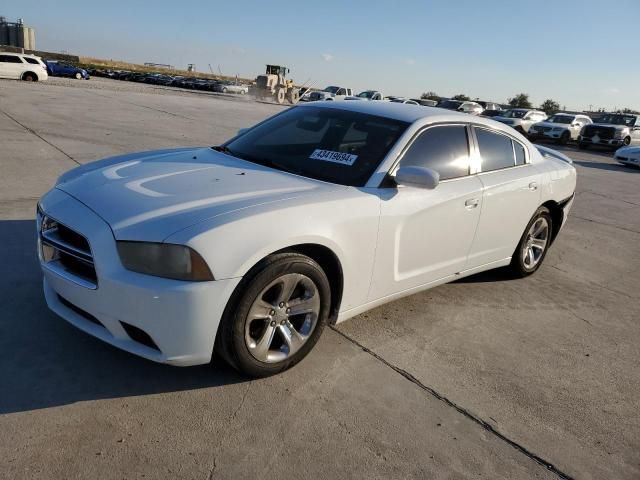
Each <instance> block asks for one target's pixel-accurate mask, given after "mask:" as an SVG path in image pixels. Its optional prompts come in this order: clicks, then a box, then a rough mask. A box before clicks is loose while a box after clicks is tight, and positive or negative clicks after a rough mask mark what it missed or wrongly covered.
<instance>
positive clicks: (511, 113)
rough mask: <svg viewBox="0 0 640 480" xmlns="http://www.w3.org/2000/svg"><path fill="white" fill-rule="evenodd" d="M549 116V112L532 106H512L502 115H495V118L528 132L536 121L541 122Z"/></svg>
mask: <svg viewBox="0 0 640 480" xmlns="http://www.w3.org/2000/svg"><path fill="white" fill-rule="evenodd" d="M546 118H547V114H546V113H544V112H543V111H541V110H533V109H530V108H512V109H510V110H507V111H506V112H504V114H502V115H497V116H495V117H493V119H494V120H496V121H498V122H502V123H504V124H505V125H509V126H510V127H512V128H514V129H515V130H517V131H519V132H520V133H523V134H524V133H527V132H528V131H529V128H530V127H531V125H533V124H534V123H538V122H541V121H543V120H545V119H546Z"/></svg>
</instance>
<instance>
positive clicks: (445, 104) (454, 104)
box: [438, 100, 462, 110]
mask: <svg viewBox="0 0 640 480" xmlns="http://www.w3.org/2000/svg"><path fill="white" fill-rule="evenodd" d="M460 105H462V102H459V101H457V100H443V101H442V102H440V103H439V104H438V106H439V107H440V108H449V109H451V110H455V109H457V108H458V107H459V106H460Z"/></svg>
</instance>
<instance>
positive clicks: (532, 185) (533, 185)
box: [529, 182, 538, 192]
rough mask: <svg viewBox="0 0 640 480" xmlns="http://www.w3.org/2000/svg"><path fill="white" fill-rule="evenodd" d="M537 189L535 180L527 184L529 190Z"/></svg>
mask: <svg viewBox="0 0 640 480" xmlns="http://www.w3.org/2000/svg"><path fill="white" fill-rule="evenodd" d="M537 189H538V184H537V183H536V182H531V183H530V184H529V190H531V191H534V192H535V191H536V190H537Z"/></svg>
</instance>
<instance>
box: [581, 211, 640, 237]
mask: <svg viewBox="0 0 640 480" xmlns="http://www.w3.org/2000/svg"><path fill="white" fill-rule="evenodd" d="M569 218H577V219H579V220H584V221H585V222H591V223H597V224H598V225H606V226H607V227H613V228H617V229H619V230H624V231H625V232H631V233H640V230H634V229H632V228H626V227H621V226H620V225H614V224H613V223H606V222H600V221H598V220H592V219H590V218H586V217H580V216H578V215H573V214H571V215H569Z"/></svg>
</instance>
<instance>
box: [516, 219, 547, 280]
mask: <svg viewBox="0 0 640 480" xmlns="http://www.w3.org/2000/svg"><path fill="white" fill-rule="evenodd" d="M541 218H543V219H544V220H546V223H547V236H546V245H545V247H544V249H543V250H542V254H541V256H540V258H539V259H538V260H537V261H536V262H535V264H534V265H532V266H528V265H527V264H526V262H525V255H524V253H525V251H526V250H527V249H528V245H529V239H530V236H529V234H530V231H531V228H532V227H533V225H534V224H535V223H536V222H537V221H538V220H539V219H541ZM552 232H553V223H552V219H551V213H550V212H549V209H548V208H547V207H540V208H538V210H536V213H534V214H533V217H531V220H530V221H529V223H528V224H527V228H525V230H524V232H523V234H522V237H520V241H519V242H518V246H517V247H516V250H515V251H514V252H513V256H512V257H511V264H510V265H509V269H510V270H511V273H512V274H513V275H514V276H515V277H519V278H523V277H527V276H529V275H531V274H533V273H535V272H536V270H538V268H540V265H542V262H543V261H544V259H545V257H546V256H547V252H548V251H549V246H550V245H551V238H552Z"/></svg>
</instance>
